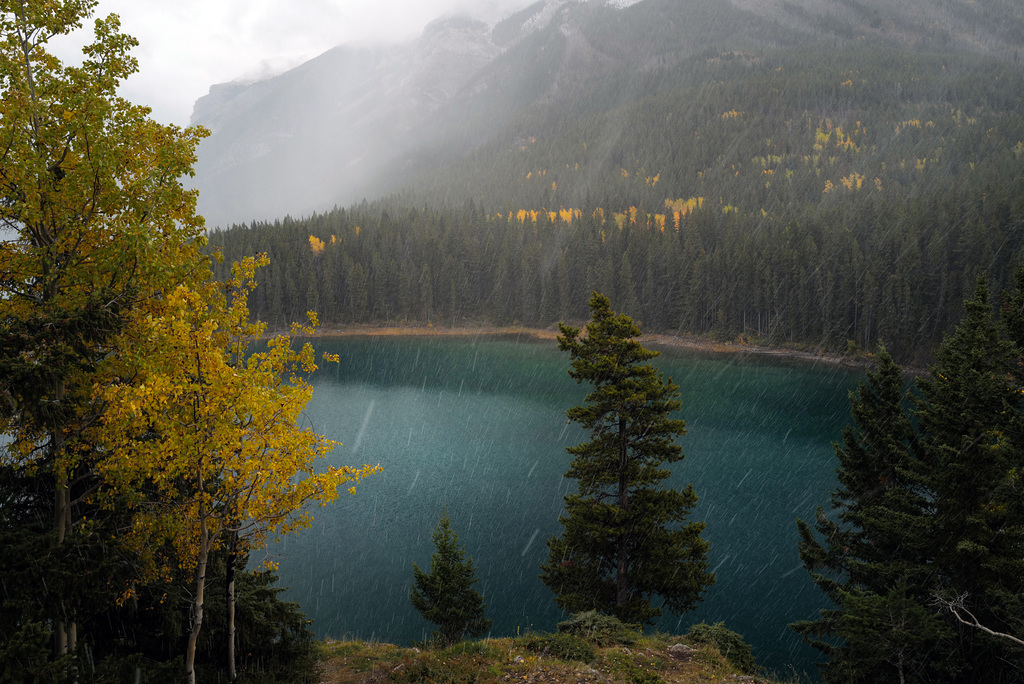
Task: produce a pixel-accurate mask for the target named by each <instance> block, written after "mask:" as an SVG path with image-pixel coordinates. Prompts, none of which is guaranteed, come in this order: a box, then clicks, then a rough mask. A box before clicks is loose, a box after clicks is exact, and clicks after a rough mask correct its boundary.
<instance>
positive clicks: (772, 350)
mask: <svg viewBox="0 0 1024 684" xmlns="http://www.w3.org/2000/svg"><path fill="white" fill-rule="evenodd" d="M580 327H582V325H581V326H580ZM511 335H524V336H527V337H531V338H533V339H536V340H545V341H547V340H550V341H554V340H555V339H556V338H557V337H558V331H557V330H553V329H548V328H529V327H525V326H495V325H481V326H457V327H438V326H434V325H405V326H400V325H394V326H379V325H353V326H346V327H343V328H329V329H328V328H320V329H319V330H317V332H316V333H315V334H314V335H312V336H310V337H312V338H342V337H474V336H511ZM637 339H638V341H639V342H640V343H641V344H644V345H645V346H646V345H650V346H651V347H652V348H654V349H661V350H680V351H694V352H701V353H708V354H733V355H738V356H743V355H748V354H749V355H751V356H759V357H767V358H779V359H793V360H799V361H805V362H810V363H825V364H828V365H831V366H838V367H844V368H867V367H868V366H870V365H871V362H872V358H873V357H872V356H871V355H866V356H862V357H857V358H855V357H850V356H845V355H842V354H834V353H825V352H811V351H804V350H800V349H790V348H787V347H768V346H764V345H759V344H748V343H737V342H721V341H718V340H709V339H705V338H700V337H695V336H690V335H685V336H682V335H667V334H663V333H652V334H643V335H641V336H640V337H639V338H637Z"/></svg>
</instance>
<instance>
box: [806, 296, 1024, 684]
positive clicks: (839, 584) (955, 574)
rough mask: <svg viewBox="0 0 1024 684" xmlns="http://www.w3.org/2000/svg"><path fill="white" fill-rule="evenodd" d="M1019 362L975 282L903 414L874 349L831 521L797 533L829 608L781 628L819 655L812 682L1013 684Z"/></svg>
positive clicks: (1021, 510) (895, 375)
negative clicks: (818, 675)
mask: <svg viewBox="0 0 1024 684" xmlns="http://www.w3.org/2000/svg"><path fill="white" fill-rule="evenodd" d="M1015 296H1016V295H1015ZM1018 355H1019V350H1017V348H1016V347H1015V345H1014V344H1013V343H1012V342H1008V341H1006V340H1004V339H1002V338H1001V337H1000V334H999V326H998V325H997V324H996V322H995V321H994V320H993V317H992V311H991V307H990V306H989V293H988V285H987V283H986V282H985V281H984V280H983V279H982V280H979V282H978V285H977V288H976V290H975V293H974V297H973V298H972V299H970V300H969V301H967V302H966V316H965V317H964V320H963V321H962V322H961V323H960V325H959V326H958V327H957V329H956V330H955V332H954V333H953V334H952V335H950V336H948V337H947V338H946V340H945V341H944V342H943V344H942V345H941V347H940V348H939V349H938V351H937V353H936V363H935V365H934V366H932V367H931V368H930V371H929V374H928V376H926V377H922V378H920V379H918V381H917V385H918V389H919V392H918V393H917V395H916V396H914V397H913V401H912V404H913V413H912V414H911V413H909V412H908V410H907V407H906V406H905V402H904V397H903V392H902V386H903V380H902V371H901V369H900V368H899V367H898V366H896V365H895V364H894V363H893V362H892V359H891V358H889V356H888V355H887V354H886V353H885V352H884V351H883V353H882V354H880V356H879V367H878V370H877V371H874V372H871V373H869V374H868V381H867V383H866V384H865V385H862V386H861V388H860V389H859V390H858V392H857V393H856V394H855V395H852V396H851V406H852V409H853V418H854V422H855V427H848V428H847V429H846V430H845V431H844V433H843V442H842V445H837V446H836V454H837V456H838V458H839V468H838V471H837V472H838V479H839V486H838V487H837V488H836V489H835V490H834V492H833V496H832V505H833V509H834V518H830V517H829V516H828V515H826V514H825V513H824V512H823V511H821V510H820V509H819V511H818V515H817V522H816V526H815V527H816V529H817V535H815V534H814V532H813V531H812V530H811V528H810V526H809V525H808V524H807V523H804V522H802V521H798V526H799V530H800V536H801V541H800V554H801V558H802V560H803V562H804V565H805V567H806V568H807V570H808V571H809V572H810V573H811V576H812V578H813V579H814V581H815V583H816V584H817V585H818V586H819V587H820V588H821V589H822V590H823V591H824V592H825V594H826V595H827V596H828V597H829V598H830V599H831V600H832V601H833V602H834V604H835V607H834V608H829V609H825V610H822V611H821V616H820V617H819V619H817V620H809V621H804V622H799V623H796V624H795V625H793V628H794V629H795V630H796V631H798V632H799V633H801V634H802V635H804V637H805V638H807V639H809V640H811V641H812V643H815V645H816V646H818V648H820V649H821V650H822V651H823V652H824V653H825V654H826V655H827V656H828V661H827V662H826V663H824V664H823V665H822V674H823V676H824V678H825V681H827V682H840V681H841V682H869V681H901V682H915V681H916V682H983V681H985V682H1001V681H1019V679H1020V672H1021V668H1022V666H1024V650H1022V649H1021V647H1020V645H1019V643H1017V641H1016V640H1015V639H1014V638H1013V635H1017V637H1020V636H1021V635H1022V634H1024V630H1022V628H1024V605H1022V604H1024V601H1022V599H1024V505H1022V503H1021V501H1020V496H1019V486H1020V482H1019V479H1020V477H1019V472H1020V469H1021V466H1022V465H1024V464H1022V451H1021V449H1022V445H1024V433H1022V430H1021V427H1022V417H1021V410H1020V409H1021V404H1020V396H1021V392H1020V389H1019V385H1018V384H1017V383H1016V381H1015V379H1014V375H1013V372H1012V371H1013V369H1014V363H1015V360H1016V357H1017V356H1018ZM911 418H914V419H915V420H913V421H912V420H911ZM951 607H952V608H955V609H956V610H952V609H951ZM968 615H969V616H970V618H969V619H965V618H964V616H968ZM992 632H998V634H993V633H992ZM1007 635H1009V636H1010V638H1006V636H1007Z"/></svg>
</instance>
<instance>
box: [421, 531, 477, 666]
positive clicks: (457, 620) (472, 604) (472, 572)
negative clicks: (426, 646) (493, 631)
mask: <svg viewBox="0 0 1024 684" xmlns="http://www.w3.org/2000/svg"><path fill="white" fill-rule="evenodd" d="M431 536H432V538H433V540H434V554H433V555H432V556H431V557H430V572H429V573H425V572H423V571H422V570H420V567H419V566H418V565H416V564H415V563H413V564H412V571H413V577H414V582H413V588H412V591H411V592H410V593H409V600H410V601H411V602H412V605H413V608H415V609H416V610H418V611H419V612H420V614H421V615H422V616H423V617H424V619H426V620H427V621H429V622H433V623H434V624H435V625H437V629H436V630H435V631H434V634H433V638H434V640H435V642H437V643H439V644H441V645H444V646H447V645H449V644H454V643H456V642H457V641H460V640H461V639H463V638H465V637H467V636H470V637H476V636H482V635H484V634H486V633H487V632H488V630H490V628H491V620H488V619H487V618H486V617H485V616H484V611H485V609H486V608H487V604H486V603H484V600H483V596H481V595H480V594H479V592H477V591H476V590H475V589H473V588H472V587H473V584H475V583H476V582H477V577H476V567H475V566H474V565H473V559H472V558H470V557H467V556H466V552H465V549H464V547H463V546H462V544H460V543H459V535H458V534H456V533H455V532H454V531H453V530H452V526H451V521H450V520H449V519H448V513H447V511H445V512H443V513H441V518H440V520H438V523H437V527H436V528H434V532H433V534H432V535H431Z"/></svg>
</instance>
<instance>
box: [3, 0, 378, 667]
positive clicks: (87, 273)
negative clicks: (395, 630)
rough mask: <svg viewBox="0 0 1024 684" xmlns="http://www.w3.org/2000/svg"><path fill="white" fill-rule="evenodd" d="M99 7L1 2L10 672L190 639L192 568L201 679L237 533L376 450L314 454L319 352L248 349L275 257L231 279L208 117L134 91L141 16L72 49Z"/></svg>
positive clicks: (330, 493)
mask: <svg viewBox="0 0 1024 684" xmlns="http://www.w3.org/2000/svg"><path fill="white" fill-rule="evenodd" d="M96 4H97V3H96V2H95V1H94V0H62V1H59V2H40V1H38V0H4V1H3V2H0V121H2V126H0V229H2V230H3V239H2V240H0V435H3V437H4V438H5V440H4V442H3V444H2V446H0V502H2V503H0V539H2V540H3V543H4V554H3V555H4V556H5V560H4V565H3V570H4V571H5V572H4V575H5V582H4V586H3V588H2V595H0V598H2V602H0V606H2V619H0V636H2V637H3V644H4V645H3V647H0V656H2V657H3V663H4V664H3V667H2V668H0V669H2V670H3V671H4V672H5V675H7V676H10V677H12V678H14V679H17V680H19V681H21V680H24V681H29V680H33V679H37V678H52V679H61V678H62V677H64V676H67V677H72V678H73V673H75V672H82V668H83V667H86V666H88V667H90V668H94V669H93V672H91V673H90V676H92V675H93V674H95V672H98V671H99V670H102V669H104V668H108V666H109V668H114V667H115V666H114V665H109V664H104V663H102V662H101V661H102V660H103V659H104V658H105V657H108V656H109V657H110V658H112V659H117V658H122V657H140V654H143V653H145V654H146V656H147V657H148V656H151V655H154V654H157V653H159V657H161V658H167V659H169V658H171V657H173V656H172V654H170V653H167V652H166V651H165V648H166V647H167V645H175V646H177V644H178V643H179V639H178V637H180V636H181V634H182V625H183V624H184V623H185V622H186V620H184V619H181V618H179V619H177V620H176V621H175V620H165V618H166V617H167V609H166V608H165V607H162V603H163V600H164V597H167V596H177V597H179V598H180V597H181V596H182V592H177V591H174V590H173V589H172V588H170V586H169V585H167V584H163V586H167V587H168V589H167V591H165V592H160V591H154V590H153V589H152V588H153V586H154V585H155V586H161V582H164V583H166V582H172V583H173V582H179V581H181V580H182V574H183V572H184V575H186V576H190V578H189V580H187V581H191V582H193V583H194V584H193V587H194V589H193V591H191V592H184V593H189V594H190V596H189V601H188V603H189V604H190V606H191V607H188V606H180V607H182V608H184V609H185V610H183V612H186V613H187V612H188V611H189V610H190V611H191V618H192V620H191V625H192V628H191V638H190V639H189V641H190V643H189V645H188V649H187V657H186V669H187V671H188V672H189V675H190V677H194V669H193V668H192V665H193V656H194V655H195V652H196V644H195V637H196V635H197V634H198V630H199V626H200V625H201V623H202V604H203V581H204V578H205V572H206V567H207V561H208V560H209V555H210V553H211V552H215V551H217V544H218V542H219V541H221V540H222V539H223V537H224V534H226V533H230V534H231V535H236V536H237V537H238V539H240V540H241V541H242V548H241V549H240V550H239V551H238V556H237V557H233V558H231V559H229V561H228V562H227V563H226V565H227V567H228V568H234V567H235V564H236V561H237V559H238V558H242V557H244V556H245V552H246V551H248V550H250V549H252V548H254V547H256V546H259V545H260V544H261V543H263V541H264V540H265V538H266V535H267V534H276V533H284V532H287V531H289V530H292V529H296V528H298V527H301V526H302V524H304V523H306V522H308V520H309V514H308V512H305V511H304V510H303V509H302V506H303V505H304V504H305V503H306V502H310V501H317V502H326V501H329V500H330V499H331V498H333V497H334V496H335V495H336V489H337V487H338V485H339V484H341V483H343V482H346V481H349V480H354V479H358V477H359V476H361V475H362V474H366V473H369V472H371V471H373V470H374V469H373V468H369V467H366V468H362V469H347V468H328V469H327V470H326V471H324V472H320V471H314V468H313V466H312V463H313V461H314V460H315V459H318V458H321V457H323V456H324V455H325V454H326V453H327V451H329V449H330V446H331V444H330V443H329V442H327V441H326V440H324V439H323V438H322V437H319V436H318V435H316V434H315V433H314V432H312V431H311V430H309V429H302V428H300V427H299V425H298V416H299V412H300V411H301V409H302V407H303V406H305V403H306V402H307V401H308V399H309V394H310V388H309V386H308V385H307V384H306V383H305V381H304V379H303V377H302V375H301V374H302V373H305V372H308V371H310V370H312V369H313V368H314V365H315V364H313V362H312V351H311V350H309V349H305V350H302V351H299V352H294V351H292V350H291V348H290V346H289V341H288V339H287V337H283V338H279V339H277V340H275V341H272V342H271V343H270V344H269V346H268V347H267V349H266V350H264V351H259V350H252V349H248V348H247V346H246V345H247V344H248V343H249V342H250V341H253V340H254V339H255V338H256V337H258V336H259V335H260V334H261V333H262V327H261V326H259V325H254V324H252V323H251V322H250V321H249V311H248V308H247V297H248V293H249V292H250V291H251V289H252V287H253V282H252V278H253V270H254V268H255V266H256V261H255V260H254V259H251V258H250V259H249V260H247V261H246V260H243V261H242V262H241V264H240V266H239V268H240V271H238V272H237V273H236V275H235V276H234V277H233V278H230V279H228V280H227V282H224V283H217V282H215V281H213V280H212V273H211V270H210V257H209V256H207V255H205V254H203V252H202V247H203V246H204V245H205V244H206V238H205V235H204V233H203V219H202V217H201V216H199V215H197V214H196V212H195V201H196V192H195V191H194V190H188V189H186V188H185V187H184V185H183V183H182V178H183V177H186V176H189V175H191V173H192V168H193V165H194V163H195V161H196V154H195V150H196V145H197V144H198V142H199V141H200V140H201V139H202V138H203V137H204V136H205V135H206V132H205V131H204V130H203V129H201V128H187V129H181V128H179V127H176V126H165V125H162V124H159V123H157V122H155V121H153V120H152V119H151V118H150V117H149V114H150V112H149V109H148V108H146V107H141V106H137V105H133V104H131V103H130V102H128V101H126V100H124V99H123V98H121V97H120V96H119V95H118V87H119V85H120V83H122V82H123V81H124V79H125V78H127V77H129V76H130V75H131V74H132V73H134V72H135V71H136V69H137V62H136V60H135V59H134V58H133V57H132V56H131V52H130V51H131V49H132V48H133V47H135V46H136V44H137V43H136V41H135V40H134V39H133V38H131V37H130V36H128V35H126V34H124V33H122V32H121V29H120V23H119V21H118V18H117V16H116V15H110V16H109V17H107V18H104V19H97V20H96V21H95V22H94V25H93V34H94V40H93V42H92V43H90V44H89V45H87V46H86V47H85V48H84V50H83V60H82V63H81V65H79V66H69V65H65V64H62V63H61V62H60V60H58V59H57V58H56V57H55V56H53V54H51V53H50V52H49V51H48V47H49V43H50V41H51V39H53V38H55V37H59V36H62V35H64V34H68V33H71V32H72V31H75V30H77V29H80V28H82V26H83V24H84V23H85V21H86V20H88V19H90V18H91V17H92V14H93V12H94V10H95V7H96ZM219 562H220V559H218V563H219ZM218 567H224V566H223V565H219V566H218ZM244 584H245V585H246V587H247V588H246V589H245V590H246V591H257V590H258V586H257V585H258V583H257V584H253V583H244ZM275 601H276V599H272V600H271V601H270V603H274V602H275ZM140 603H141V605H140ZM177 607H179V606H176V608H177ZM147 621H148V624H149V626H152V625H154V624H157V623H159V625H160V628H159V629H156V630H155V631H161V630H163V633H165V634H166V637H165V638H164V639H162V640H160V641H161V643H160V644H153V643H143V637H142V636H141V635H142V634H143V633H144V632H146V630H147V628H146V627H144V626H143V625H145V624H147ZM114 625H117V627H114ZM272 638H273V637H272ZM133 648H135V649H137V650H135V651H132V649H133ZM181 654H186V649H185V647H184V645H182V649H181V652H180V653H179V654H177V655H181ZM85 655H88V658H84V659H83V656H85ZM232 675H233V673H232ZM74 676H77V675H74ZM97 676H98V675H97Z"/></svg>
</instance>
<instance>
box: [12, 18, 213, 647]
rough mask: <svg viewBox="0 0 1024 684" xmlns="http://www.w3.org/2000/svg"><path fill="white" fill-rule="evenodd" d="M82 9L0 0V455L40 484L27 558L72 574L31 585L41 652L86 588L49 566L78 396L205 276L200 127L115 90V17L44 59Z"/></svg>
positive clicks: (84, 455) (67, 634)
mask: <svg viewBox="0 0 1024 684" xmlns="http://www.w3.org/2000/svg"><path fill="white" fill-rule="evenodd" d="M95 5H96V2H95V1H93V0H55V1H51V2H42V1H40V0H2V1H0V121H2V123H3V125H2V126H0V227H2V229H3V230H4V231H5V239H4V240H3V241H0V264H2V271H0V341H2V345H0V365H2V372H0V396H2V397H3V402H2V406H0V434H3V435H4V436H6V437H7V438H8V439H9V440H10V443H9V444H8V445H7V447H6V449H5V450H4V454H3V455H2V456H0V461H2V465H3V466H4V467H6V468H11V469H13V470H15V471H17V472H18V473H19V475H22V476H24V477H27V478H33V479H35V480H36V481H38V482H43V481H45V482H47V483H48V485H47V487H48V488H49V489H51V491H52V504H51V508H52V521H53V528H52V532H53V534H52V540H53V541H52V543H51V548H50V550H49V552H48V553H46V554H45V556H46V558H45V559H35V560H37V561H38V566H39V567H40V568H41V569H42V570H43V571H47V572H48V571H50V570H54V571H55V572H62V573H63V576H66V577H74V578H75V581H74V582H71V583H61V584H60V585H59V586H58V585H57V584H56V583H49V584H47V583H46V582H45V577H43V578H41V579H42V581H41V582H40V584H41V586H42V587H43V588H41V590H40V597H39V602H40V604H41V605H43V606H44V608H43V613H44V614H43V615H41V616H40V618H41V621H42V622H43V623H45V624H46V625H47V628H48V629H49V630H51V631H52V633H53V641H54V647H55V648H54V650H55V656H56V657H60V656H62V655H66V654H71V653H73V652H74V650H75V646H76V641H77V639H78V636H77V624H78V618H77V617H76V615H77V614H78V610H79V608H78V606H80V604H81V602H82V600H83V599H82V594H83V593H84V592H85V590H84V589H83V585H86V584H87V583H88V580H86V579H79V578H80V577H81V575H82V574H83V573H87V572H88V570H89V568H88V567H86V566H85V565H83V564H81V563H79V565H78V566H76V569H75V570H73V571H63V570H59V569H57V566H58V565H60V564H62V563H65V564H68V567H71V565H73V564H74V563H76V562H77V561H75V559H74V556H75V554H71V553H69V552H67V551H66V549H67V547H68V545H69V542H70V541H71V539H70V538H71V537H72V535H78V537H76V538H81V539H85V538H86V537H87V535H81V534H78V532H76V530H77V529H78V528H79V527H81V526H80V525H79V524H78V523H79V522H80V521H81V520H82V517H83V510H84V509H83V505H84V504H83V502H84V494H85V492H88V491H89V490H91V489H92V488H94V487H95V486H96V482H95V479H94V477H93V472H92V470H91V459H92V457H93V454H94V453H95V450H94V449H93V448H92V445H91V444H90V443H89V439H88V436H87V433H88V429H89V426H90V425H92V424H94V422H95V416H96V415H97V413H98V412H99V411H100V410H101V409H102V407H101V406H100V405H97V404H95V403H94V402H92V401H91V388H92V387H93V386H94V385H97V384H102V383H103V382H104V379H103V378H104V377H106V376H107V375H109V372H110V370H109V369H110V367H111V365H112V363H113V362H114V360H115V359H116V358H117V352H118V349H119V348H120V345H121V344H122V342H123V338H122V337H120V332H121V331H122V330H123V328H124V326H125V324H126V321H127V319H129V318H130V317H131V316H135V315H140V314H141V313H144V312H145V310H146V309H147V307H148V306H149V305H150V304H151V303H152V302H153V301H154V300H155V299H156V298H157V297H158V296H159V294H160V293H161V292H162V291H163V290H164V289H165V288H167V287H169V286H171V285H173V284H176V283H180V282H186V281H188V280H189V279H190V278H192V277H193V274H194V273H196V272H197V271H199V270H205V266H203V265H202V264H203V259H202V257H201V255H200V254H199V252H198V250H197V249H196V244H195V243H196V242H197V241H198V240H200V239H201V238H200V235H201V231H202V224H203V221H202V218H201V217H199V216H197V215H196V214H195V200H196V195H195V192H193V191H187V190H185V189H184V188H183V187H182V184H181V181H180V179H181V178H182V177H183V176H185V175H189V174H191V172H192V165H193V164H194V162H195V148H196V145H197V144H198V142H199V140H200V139H201V138H202V137H203V135H205V132H204V131H202V130H201V129H184V130H183V129H180V128H178V127H175V126H163V125H161V124H158V123H156V122H155V121H153V120H151V119H150V118H149V109H147V108H145V107H138V106H134V105H132V104H131V103H129V102H127V101H125V100H124V99H122V98H120V97H118V95H117V88H118V85H119V83H120V82H121V81H123V80H124V79H125V78H127V77H128V76H130V75H131V74H132V73H133V72H135V71H136V69H137V63H136V60H135V59H134V58H133V57H132V56H131V55H130V50H131V48H133V47H134V46H135V45H136V42H135V40H134V39H133V38H131V37H130V36H127V35H124V34H123V33H121V31H120V25H119V22H118V19H117V16H116V15H111V16H110V17H108V18H106V19H103V20H97V21H96V22H95V26H94V40H93V42H92V43H91V44H89V45H87V46H86V47H85V48H84V49H83V60H82V63H81V64H80V65H78V66H66V65H64V64H62V63H61V62H60V60H58V59H57V58H56V57H55V56H53V55H52V54H50V53H49V52H48V51H47V50H48V45H49V43H50V41H51V39H53V38H54V37H57V36H61V35H62V34H68V33H71V32H72V31H75V30H76V29H79V28H81V27H82V24H83V22H84V20H86V19H87V18H89V17H90V16H91V15H92V13H93V11H94V8H95ZM38 491H39V490H36V489H34V490H33V491H32V493H30V494H26V495H25V496H27V497H36V496H38V494H37V492H38ZM76 526H77V527H76ZM83 543H85V542H83Z"/></svg>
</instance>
